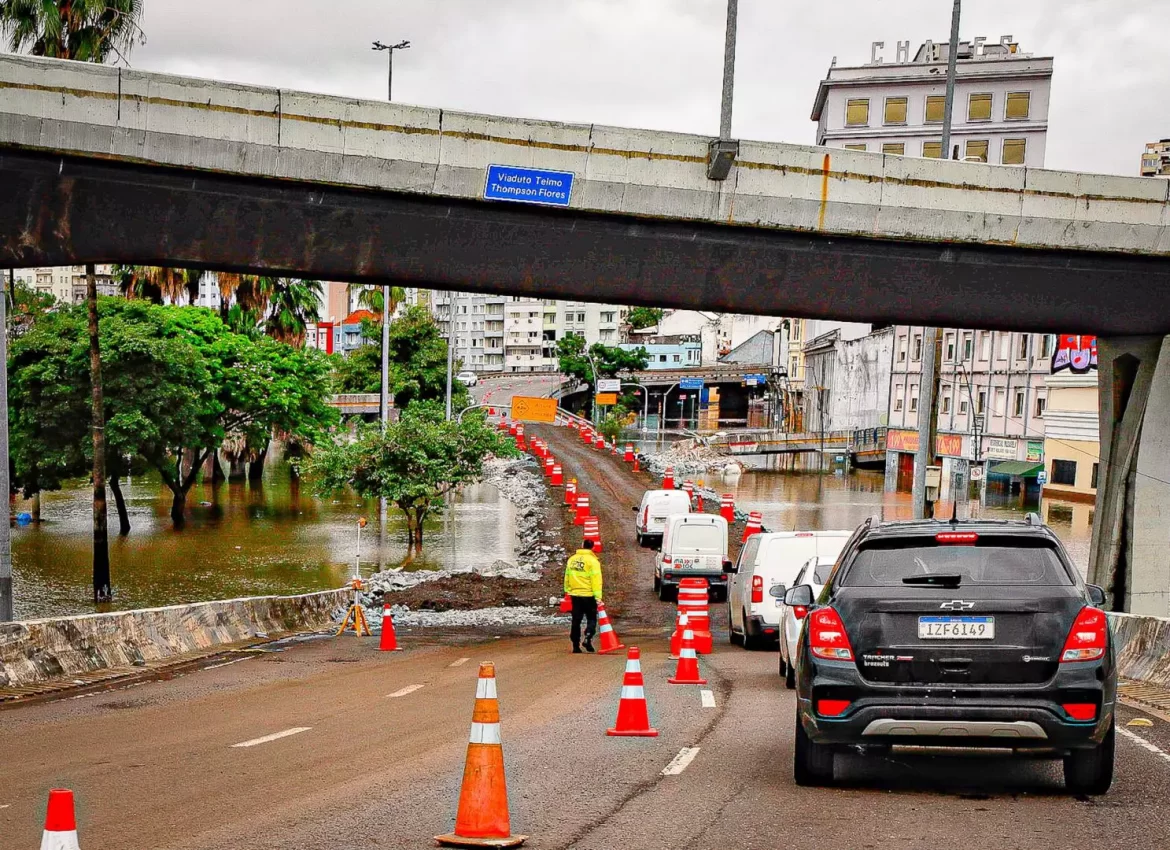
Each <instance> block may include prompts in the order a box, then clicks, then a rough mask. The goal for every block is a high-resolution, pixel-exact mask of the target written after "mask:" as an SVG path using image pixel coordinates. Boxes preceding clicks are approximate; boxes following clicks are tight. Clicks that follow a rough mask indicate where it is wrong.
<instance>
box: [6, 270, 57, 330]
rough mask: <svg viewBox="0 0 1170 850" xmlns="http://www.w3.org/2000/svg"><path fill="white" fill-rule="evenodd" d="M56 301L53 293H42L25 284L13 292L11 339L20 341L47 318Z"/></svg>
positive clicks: (20, 284) (19, 284)
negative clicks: (42, 319) (41, 320)
mask: <svg viewBox="0 0 1170 850" xmlns="http://www.w3.org/2000/svg"><path fill="white" fill-rule="evenodd" d="M55 303H56V299H54V298H53V296H52V294H51V293H48V292H40V291H38V290H36V289H33V288H32V287H31V286H27V285H26V284H23V283H18V284H16V286H15V287H14V288H13V290H12V316H11V317H10V318H11V321H10V323H9V326H8V335H9V339H12V340H15V339H20V337H22V336H24V335H25V334H26V333H28V332H29V331H30V330H32V328H33V327H34V326H35V325H36V323H37V322H38V321H40V319H41V318H42V317H44V316H46V315H47V314H48V313H49V311H50V310H52V309H53V305H54V304H55Z"/></svg>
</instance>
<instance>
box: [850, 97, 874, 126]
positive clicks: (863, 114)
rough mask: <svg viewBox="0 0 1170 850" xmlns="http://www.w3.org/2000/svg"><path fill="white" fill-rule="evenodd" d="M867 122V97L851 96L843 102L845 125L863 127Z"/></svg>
mask: <svg viewBox="0 0 1170 850" xmlns="http://www.w3.org/2000/svg"><path fill="white" fill-rule="evenodd" d="M868 124H869V98H868V97H858V98H851V99H849V100H847V101H846V102H845V126H846V127H865V126H868Z"/></svg>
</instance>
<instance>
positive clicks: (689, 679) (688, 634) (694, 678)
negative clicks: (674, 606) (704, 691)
mask: <svg viewBox="0 0 1170 850" xmlns="http://www.w3.org/2000/svg"><path fill="white" fill-rule="evenodd" d="M679 623H680V625H681V626H682V648H681V649H680V650H679V653H678V667H676V668H675V671H674V677H673V678H671V679H667V681H668V682H670V684H672V685H705V684H707V680H706V679H704V678H701V677H700V676H699V657H698V656H697V655H696V654H695V634H694V632H692V631H691V626H690V623H688V622H687V615H686V614H683V615H682V616H681V617H679Z"/></svg>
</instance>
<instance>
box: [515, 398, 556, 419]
mask: <svg viewBox="0 0 1170 850" xmlns="http://www.w3.org/2000/svg"><path fill="white" fill-rule="evenodd" d="M512 418H513V419H519V420H522V421H524V422H555V421H556V418H557V400H556V399H555V398H533V397H532V396H523V395H517V396H512Z"/></svg>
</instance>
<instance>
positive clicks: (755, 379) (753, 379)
mask: <svg viewBox="0 0 1170 850" xmlns="http://www.w3.org/2000/svg"><path fill="white" fill-rule="evenodd" d="M743 381H744V383H745V384H747V385H748V386H749V387H755V386H758V385H760V384H766V383H768V379H767V378H766V377H764V376H763V375H744V376H743Z"/></svg>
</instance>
